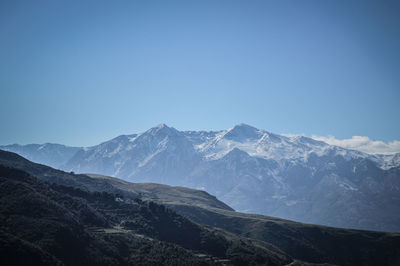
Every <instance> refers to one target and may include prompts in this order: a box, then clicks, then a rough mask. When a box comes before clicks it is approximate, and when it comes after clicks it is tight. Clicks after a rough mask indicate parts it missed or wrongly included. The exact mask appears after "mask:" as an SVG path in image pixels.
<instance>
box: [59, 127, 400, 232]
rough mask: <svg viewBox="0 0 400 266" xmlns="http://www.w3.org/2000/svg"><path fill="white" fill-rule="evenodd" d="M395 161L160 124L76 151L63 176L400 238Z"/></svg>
mask: <svg viewBox="0 0 400 266" xmlns="http://www.w3.org/2000/svg"><path fill="white" fill-rule="evenodd" d="M399 166H400V155H399V154H397V155H393V156H389V155H382V156H380V155H370V154H366V153H363V152H359V151H354V150H348V149H345V148H341V147H337V146H333V145H329V144H327V143H325V142H322V141H317V140H314V139H311V138H307V137H304V136H291V137H288V136H282V135H278V134H274V133H271V132H268V131H265V130H261V129H257V128H254V127H252V126H249V125H246V124H240V125H236V126H234V127H232V128H230V129H227V130H220V131H178V130H176V129H175V128H173V127H168V126H167V125H165V124H161V125H158V126H156V127H154V128H151V129H149V130H147V131H145V132H143V133H140V134H133V135H122V136H119V137H116V138H114V139H112V140H110V141H106V142H104V143H101V144H99V145H97V146H93V147H88V148H84V149H79V150H78V151H76V153H75V154H74V155H73V156H72V157H71V158H70V159H69V160H68V161H67V162H66V163H65V164H64V165H62V166H61V169H63V170H66V171H74V172H77V173H97V174H103V175H110V176H116V177H119V178H122V179H125V180H128V181H132V182H155V183H163V184H168V185H178V186H186V187H190V188H195V189H203V190H206V191H207V192H209V193H211V194H214V195H216V196H217V197H218V198H219V199H221V200H223V201H224V202H226V203H227V204H229V205H230V206H231V207H233V208H234V209H236V210H239V211H245V212H251V213H260V214H265V215H270V216H277V217H282V218H287V219H291V220H297V221H302V222H307V223H316V224H324V225H332V226H338V227H350V228H358V229H373V230H387V231H400V207H397V206H400V167H399Z"/></svg>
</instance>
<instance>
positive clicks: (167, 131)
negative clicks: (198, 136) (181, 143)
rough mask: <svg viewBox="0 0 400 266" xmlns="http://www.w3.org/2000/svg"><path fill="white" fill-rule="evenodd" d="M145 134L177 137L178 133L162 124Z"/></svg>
mask: <svg viewBox="0 0 400 266" xmlns="http://www.w3.org/2000/svg"><path fill="white" fill-rule="evenodd" d="M145 133H149V134H151V135H159V134H161V135H167V136H171V135H177V134H178V133H179V131H178V130H176V129H175V128H173V127H169V126H167V125H166V124H164V123H162V124H159V125H157V126H155V127H153V128H150V129H149V130H147V131H146V132H145Z"/></svg>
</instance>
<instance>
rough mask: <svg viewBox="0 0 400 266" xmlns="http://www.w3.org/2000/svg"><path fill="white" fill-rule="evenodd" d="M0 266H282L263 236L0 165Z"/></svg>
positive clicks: (285, 260) (283, 257)
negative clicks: (235, 232) (208, 224)
mask: <svg viewBox="0 0 400 266" xmlns="http://www.w3.org/2000/svg"><path fill="white" fill-rule="evenodd" d="M0 220H1V226H0V235H1V241H0V262H1V265H63V264H65V265H207V264H211V265H212V264H221V263H223V262H224V263H227V264H233V265H252V264H253V265H257V264H265V265H284V264H288V263H291V262H292V259H291V258H290V257H289V256H287V255H285V254H284V253H283V252H282V251H280V250H279V249H277V248H275V247H274V246H272V245H269V244H267V243H265V242H262V241H257V240H251V239H246V238H243V237H239V236H236V235H233V234H229V233H227V232H224V231H223V230H218V229H213V228H207V227H204V226H200V225H198V224H195V223H193V222H191V221H190V220H188V219H186V218H184V217H182V216H180V215H179V214H177V213H175V212H174V211H171V210H170V209H168V208H165V207H164V206H163V205H159V204H156V203H153V202H143V201H141V200H140V199H136V200H133V201H131V202H130V203H129V204H128V203H120V202H116V200H115V195H113V194H110V193H106V192H88V191H84V190H81V189H77V188H73V187H68V186H62V185H57V184H54V183H53V184H50V183H47V182H43V181H39V180H38V179H36V178H35V177H33V176H31V175H29V174H28V173H26V172H24V171H21V170H18V169H14V168H9V167H4V166H0Z"/></svg>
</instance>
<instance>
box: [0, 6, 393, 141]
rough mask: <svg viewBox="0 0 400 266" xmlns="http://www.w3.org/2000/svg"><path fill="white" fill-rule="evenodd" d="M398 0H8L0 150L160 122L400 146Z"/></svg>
mask: <svg viewBox="0 0 400 266" xmlns="http://www.w3.org/2000/svg"><path fill="white" fill-rule="evenodd" d="M399 14H400V1H382V0H379V1H348V0H337V1H329V0H326V1H234V0H229V1H222V0H212V1H203V0H202V1H165V0H164V1H111V0H110V1H59V0H51V1H18V0H17V1H15V0H13V1H7V0H3V1H0V34H1V42H0V98H1V105H0V124H1V130H0V144H10V143H21V144H26V143H44V142H57V143H63V144H68V145H82V146H88V145H94V144H97V143H99V142H101V141H105V140H108V139H110V138H112V137H115V136H117V135H121V134H129V133H136V132H141V131H143V130H146V129H148V128H150V127H152V126H155V125H157V124H159V123H166V124H168V125H170V126H173V127H175V128H177V129H179V130H200V129H202V130H217V129H226V128H229V127H232V126H233V125H235V124H238V123H241V122H244V123H247V124H251V125H253V126H255V127H258V128H262V129H266V130H269V131H272V132H275V133H302V134H306V135H312V134H315V135H320V136H326V135H333V136H335V137H337V138H350V137H351V136H353V135H362V136H368V137H370V138H372V139H379V140H384V141H392V140H396V139H397V140H398V139H400V119H399V117H400V16H399Z"/></svg>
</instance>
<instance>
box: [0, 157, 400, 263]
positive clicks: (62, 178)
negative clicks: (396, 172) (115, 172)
mask: <svg viewBox="0 0 400 266" xmlns="http://www.w3.org/2000/svg"><path fill="white" fill-rule="evenodd" d="M0 165H6V166H9V167H17V168H19V169H23V170H25V171H26V172H29V173H30V174H31V175H35V176H37V177H38V178H39V179H41V180H46V181H49V182H51V183H58V184H63V185H65V184H67V185H71V186H74V187H76V188H82V189H83V190H86V191H82V190H81V189H78V190H76V191H79V192H80V193H87V195H103V194H99V193H96V192H95V191H107V192H110V193H111V194H104V195H103V196H105V197H106V198H107V197H110V195H112V196H113V195H115V194H116V193H118V194H121V195H123V196H124V197H125V199H127V198H137V197H140V198H141V199H142V200H145V202H142V201H137V203H138V204H139V205H140V206H143V208H144V209H147V210H149V211H148V212H149V213H152V208H153V209H154V208H155V209H156V210H158V209H160V210H162V209H164V211H162V213H163V212H166V213H169V211H168V209H166V208H165V207H162V206H161V205H158V204H154V203H149V201H156V202H158V203H159V204H165V205H166V206H168V207H169V208H171V209H174V210H175V211H176V212H178V213H179V214H181V215H183V216H186V217H187V218H190V219H191V220H192V221H196V222H197V223H199V224H204V225H208V226H212V227H213V228H211V227H202V226H200V227H199V228H201V230H206V232H210V230H211V232H213V233H215V234H218V235H221V236H222V238H225V239H237V240H238V241H239V243H242V242H243V243H244V244H246V245H247V246H246V248H247V247H248V248H249V249H247V251H248V252H249V253H248V255H249V256H250V255H251V256H257V255H256V254H257V252H258V251H255V250H253V248H254V246H256V247H257V248H262V250H263V251H262V254H264V255H268V256H272V258H274V259H273V260H272V263H276V262H277V260H278V259H280V261H279V262H278V264H279V263H283V262H285V263H286V261H290V260H291V259H290V258H289V257H291V258H292V259H293V260H295V261H296V260H302V261H308V262H313V263H331V264H338V265H400V235H399V234H394V233H382V232H371V231H358V230H347V229H337V228H331V227H323V226H315V225H307V224H302V223H297V222H291V221H287V220H282V219H277V218H273V217H266V216H261V215H250V214H243V213H239V212H235V211H232V209H231V208H230V207H229V206H227V205H225V204H224V203H222V202H220V201H218V200H217V199H216V198H215V197H213V196H211V195H209V194H208V193H205V192H203V191H197V190H191V189H186V188H180V187H169V186H164V185H157V184H134V183H129V182H126V181H122V180H120V179H116V178H111V177H105V176H94V177H90V176H86V175H74V174H71V173H65V172H62V171H58V170H54V169H52V168H50V167H47V166H44V165H39V164H35V163H32V162H30V161H28V160H26V159H24V158H22V157H20V156H18V155H16V154H13V153H9V152H3V151H0ZM45 184H46V183H45ZM46 186H50V188H51V189H52V190H54V188H53V186H55V185H50V184H47V185H46ZM55 187H57V186H55ZM58 187H62V188H64V189H65V188H67V187H65V186H58ZM68 189H69V190H72V191H75V190H74V189H72V188H68ZM88 191H92V192H88ZM2 193H3V192H2ZM4 193H6V191H5V192H4ZM68 193H69V192H68ZM11 195H14V194H13V193H11ZM18 195H20V193H19V194H17V195H14V196H15V197H19V196H18ZM85 195H86V194H85ZM107 195H108V196H107ZM73 197H75V196H73ZM88 197H89V198H90V197H91V196H88ZM80 198H83V200H84V201H87V202H88V204H87V206H89V207H91V209H94V210H95V211H96V213H100V216H99V215H97V214H96V215H97V216H99V217H106V218H104V219H103V218H101V219H100V221H106V222H107V224H105V225H100V224H96V225H92V224H89V225H86V226H88V228H92V229H85V230H86V231H87V230H89V231H88V232H87V233H88V234H92V235H93V234H94V235H95V236H96V238H97V237H98V235H100V236H101V235H105V236H107V237H109V238H108V240H110V239H112V241H113V242H112V243H120V242H118V241H116V240H114V238H110V237H116V236H114V234H110V233H111V232H114V233H115V234H116V235H117V236H118V237H121V238H122V239H123V240H121V241H122V242H124V241H125V240H126V239H125V238H126V237H128V236H129V237H130V238H132V239H134V240H135V241H138V240H143V241H145V240H146V239H147V240H148V239H149V238H151V239H158V240H157V241H160V240H162V241H164V242H157V243H159V244H160V245H167V246H168V247H170V245H174V246H173V247H175V246H176V245H178V248H180V249H179V252H181V251H182V252H186V253H185V254H189V255H188V256H189V259H195V260H196V261H197V260H200V262H202V258H203V257H201V256H203V255H198V254H199V253H201V254H204V256H207V258H210V257H211V256H213V258H214V259H213V261H214V262H215V261H217V260H218V259H221V258H228V259H229V260H230V262H232V261H234V259H232V256H230V255H229V254H230V253H226V252H225V255H221V256H219V254H220V253H218V254H216V253H212V252H216V251H214V249H215V248H213V249H212V250H211V251H207V250H202V251H201V252H199V251H198V250H197V246H196V248H193V247H192V246H187V243H186V244H185V245H184V244H182V242H177V241H176V239H173V241H171V239H169V238H161V237H160V234H159V233H157V232H160V231H162V230H161V229H160V228H163V230H165V232H177V233H176V234H179V233H180V232H183V231H181V230H180V229H179V230H177V231H173V228H174V227H169V226H167V227H163V225H165V224H167V225H168V222H167V221H166V220H160V221H162V222H159V223H157V225H158V226H160V227H155V228H156V229H154V230H153V229H152V230H150V231H146V228H147V227H148V226H147V225H149V224H150V225H151V226H150V228H154V226H153V223H152V222H148V221H149V220H145V221H146V222H145V223H144V224H142V223H139V225H140V226H142V227H140V226H137V224H135V227H132V224H131V223H129V222H128V223H126V222H124V221H125V220H126V218H124V217H126V216H124V215H125V214H124V213H125V211H122V212H120V211H118V209H120V208H123V209H124V208H131V207H132V206H131V205H121V204H122V203H116V202H115V201H113V200H114V199H113V198H112V197H111V198H109V204H110V205H109V207H107V208H103V207H99V206H97V205H93V203H92V202H91V201H88V199H86V198H85V197H82V196H80ZM17 201H18V202H19V201H20V200H19V199H18V200H17ZM111 202H112V204H111ZM150 205H151V206H153V207H150ZM69 206H70V205H68V207H67V208H66V209H67V210H68V211H69V208H70V207H69ZM115 206H117V208H116V207H115ZM121 206H129V207H121ZM154 206H157V207H154ZM83 209H86V208H83ZM89 209H90V208H89ZM114 209H117V210H114ZM80 210H82V208H80V207H79V208H77V209H76V211H77V212H78V211H79V212H81V211H80ZM99 210H103V211H99ZM124 210H125V209H124ZM108 213H111V214H112V215H109V216H107V215H108ZM156 213H157V212H156ZM172 213H173V214H174V215H176V216H173V217H180V218H179V219H183V218H182V217H181V216H179V215H177V214H176V213H174V212H172ZM135 215H136V214H135ZM171 215H172V214H171ZM6 216H7V215H6ZM90 216H93V214H91V215H90ZM97 216H94V217H97ZM107 217H114V218H112V219H108V218H107ZM115 217H116V218H115ZM139 217H143V216H139ZM144 217H145V218H146V217H147V216H144ZM149 217H150V218H149ZM149 217H147V218H149V219H150V221H152V219H153V218H151V217H153V214H151V215H150V216H149ZM155 217H158V216H157V215H156V216H155ZM168 217H169V216H168ZM147 218H146V219H147ZM115 219H117V220H115ZM118 219H119V220H118ZM129 219H130V218H129ZM129 219H128V220H129ZM157 219H158V218H155V220H157ZM139 220H140V221H143V220H142V218H140V219H139ZM184 221H188V220H186V219H184ZM10 223H11V225H10V226H11V227H12V226H13V221H12V220H11V222H10ZM185 223H186V222H185ZM189 224H192V223H189ZM83 227H84V228H86V227H85V226H83ZM96 227H99V228H100V229H99V230H97V229H96ZM216 227H218V228H222V229H224V230H226V231H229V232H230V233H231V234H229V233H226V232H225V231H223V230H220V229H216ZM93 228H95V229H93ZM132 228H136V229H134V230H133V229H132ZM137 228H141V229H140V230H139V229H137ZM178 228H180V227H179V226H178ZM132 230H133V235H132ZM5 231H6V232H7V234H10V232H11V231H9V230H5ZM127 232H128V233H127ZM136 234H140V235H146V236H147V237H145V238H140V237H139V238H140V239H137V237H138V236H137V235H136ZM28 235H29V234H28ZM185 235H186V234H185ZM238 235H241V236H242V238H239V237H238ZM190 236H191V237H190V239H194V240H195V239H196V238H195V237H193V235H190ZM123 237H125V238H123ZM135 237H136V238H135ZM243 237H246V238H249V239H253V240H254V241H253V242H251V241H250V242H248V241H249V240H248V239H246V238H243ZM20 238H21V237H20V236H15V235H11V236H9V237H8V238H7V239H11V240H12V241H11V240H10V241H11V242H10V243H11V244H12V245H28V246H29V245H31V243H30V242H29V241H27V240H25V239H23V238H22V239H20ZM100 239H101V240H100V242H101V243H107V242H105V241H106V240H102V238H100ZM197 239H198V238H197ZM211 239H213V238H212V237H211ZM108 240H107V241H108ZM256 240H257V241H256ZM129 241H133V240H129ZM180 241H182V240H180ZM230 241H231V240H229V241H228V242H229V243H230ZM241 241H242V242H241ZM133 242H134V241H133ZM195 242H196V241H195ZM214 242H215V240H214V239H213V240H211V243H214ZM217 242H218V241H217ZM16 243H17V244H16ZM151 243H155V242H151ZM171 243H172V244H171ZM197 243H198V242H197ZM233 243H238V242H237V241H236V242H235V241H233ZM266 243H271V244H273V245H274V246H276V247H278V248H279V249H280V250H282V251H283V252H285V253H286V254H287V255H285V254H284V253H283V252H280V251H279V250H278V249H277V248H274V247H272V246H270V245H269V244H266ZM11 244H10V245H11ZM108 245H110V244H109V243H107V246H108ZM115 245H116V246H118V247H119V244H115ZM111 246H112V245H111ZM29 247H30V246H29ZM34 247H35V246H34ZM91 247H96V245H94V244H93V245H91ZM114 247H115V246H114ZM240 248H241V249H240V250H241V251H240V252H242V251H243V249H246V248H245V247H243V246H242V247H240ZM116 249H118V248H116ZM166 249H168V248H166ZM28 250H29V249H28ZM32 250H36V249H32ZM40 250H43V248H41V249H40ZM118 250H119V249H118ZM125 250H128V251H126V252H127V253H124V254H130V252H131V251H129V249H125ZM155 250H157V248H156V249H155ZM32 252H33V251H32ZM46 252H47V251H46ZM264 252H265V253H264ZM245 253H246V252H245ZM107 254H108V253H107ZM190 254H192V255H193V254H197V255H198V256H191V257H190ZM213 254H214V255H213ZM240 254H241V255H240V256H241V257H243V256H244V255H243V253H240ZM142 255H143V254H142ZM42 256H43V257H44V258H50V259H51V256H49V255H46V253H43V254H42ZM143 256H144V255H143ZM229 256H230V257H229ZM122 257H123V256H122ZM237 257H238V256H236V258H237ZM244 257H245V256H244ZM215 258H218V259H215ZM252 258H254V257H250V259H247V258H246V259H245V261H246V263H244V261H243V260H242V261H235V263H236V264H240V263H242V262H243V263H244V264H248V263H249V261H252ZM268 258H270V257H268ZM275 259H276V260H275ZM144 260H146V258H144ZM124 262H126V260H125V261H124ZM209 262H210V260H209V261H208V262H207V263H209ZM253 262H254V263H255V264H260V261H257V260H256V261H253ZM296 263H298V262H296ZM175 264H177V263H175ZM178 264H179V263H178ZM183 264H186V262H183Z"/></svg>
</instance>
